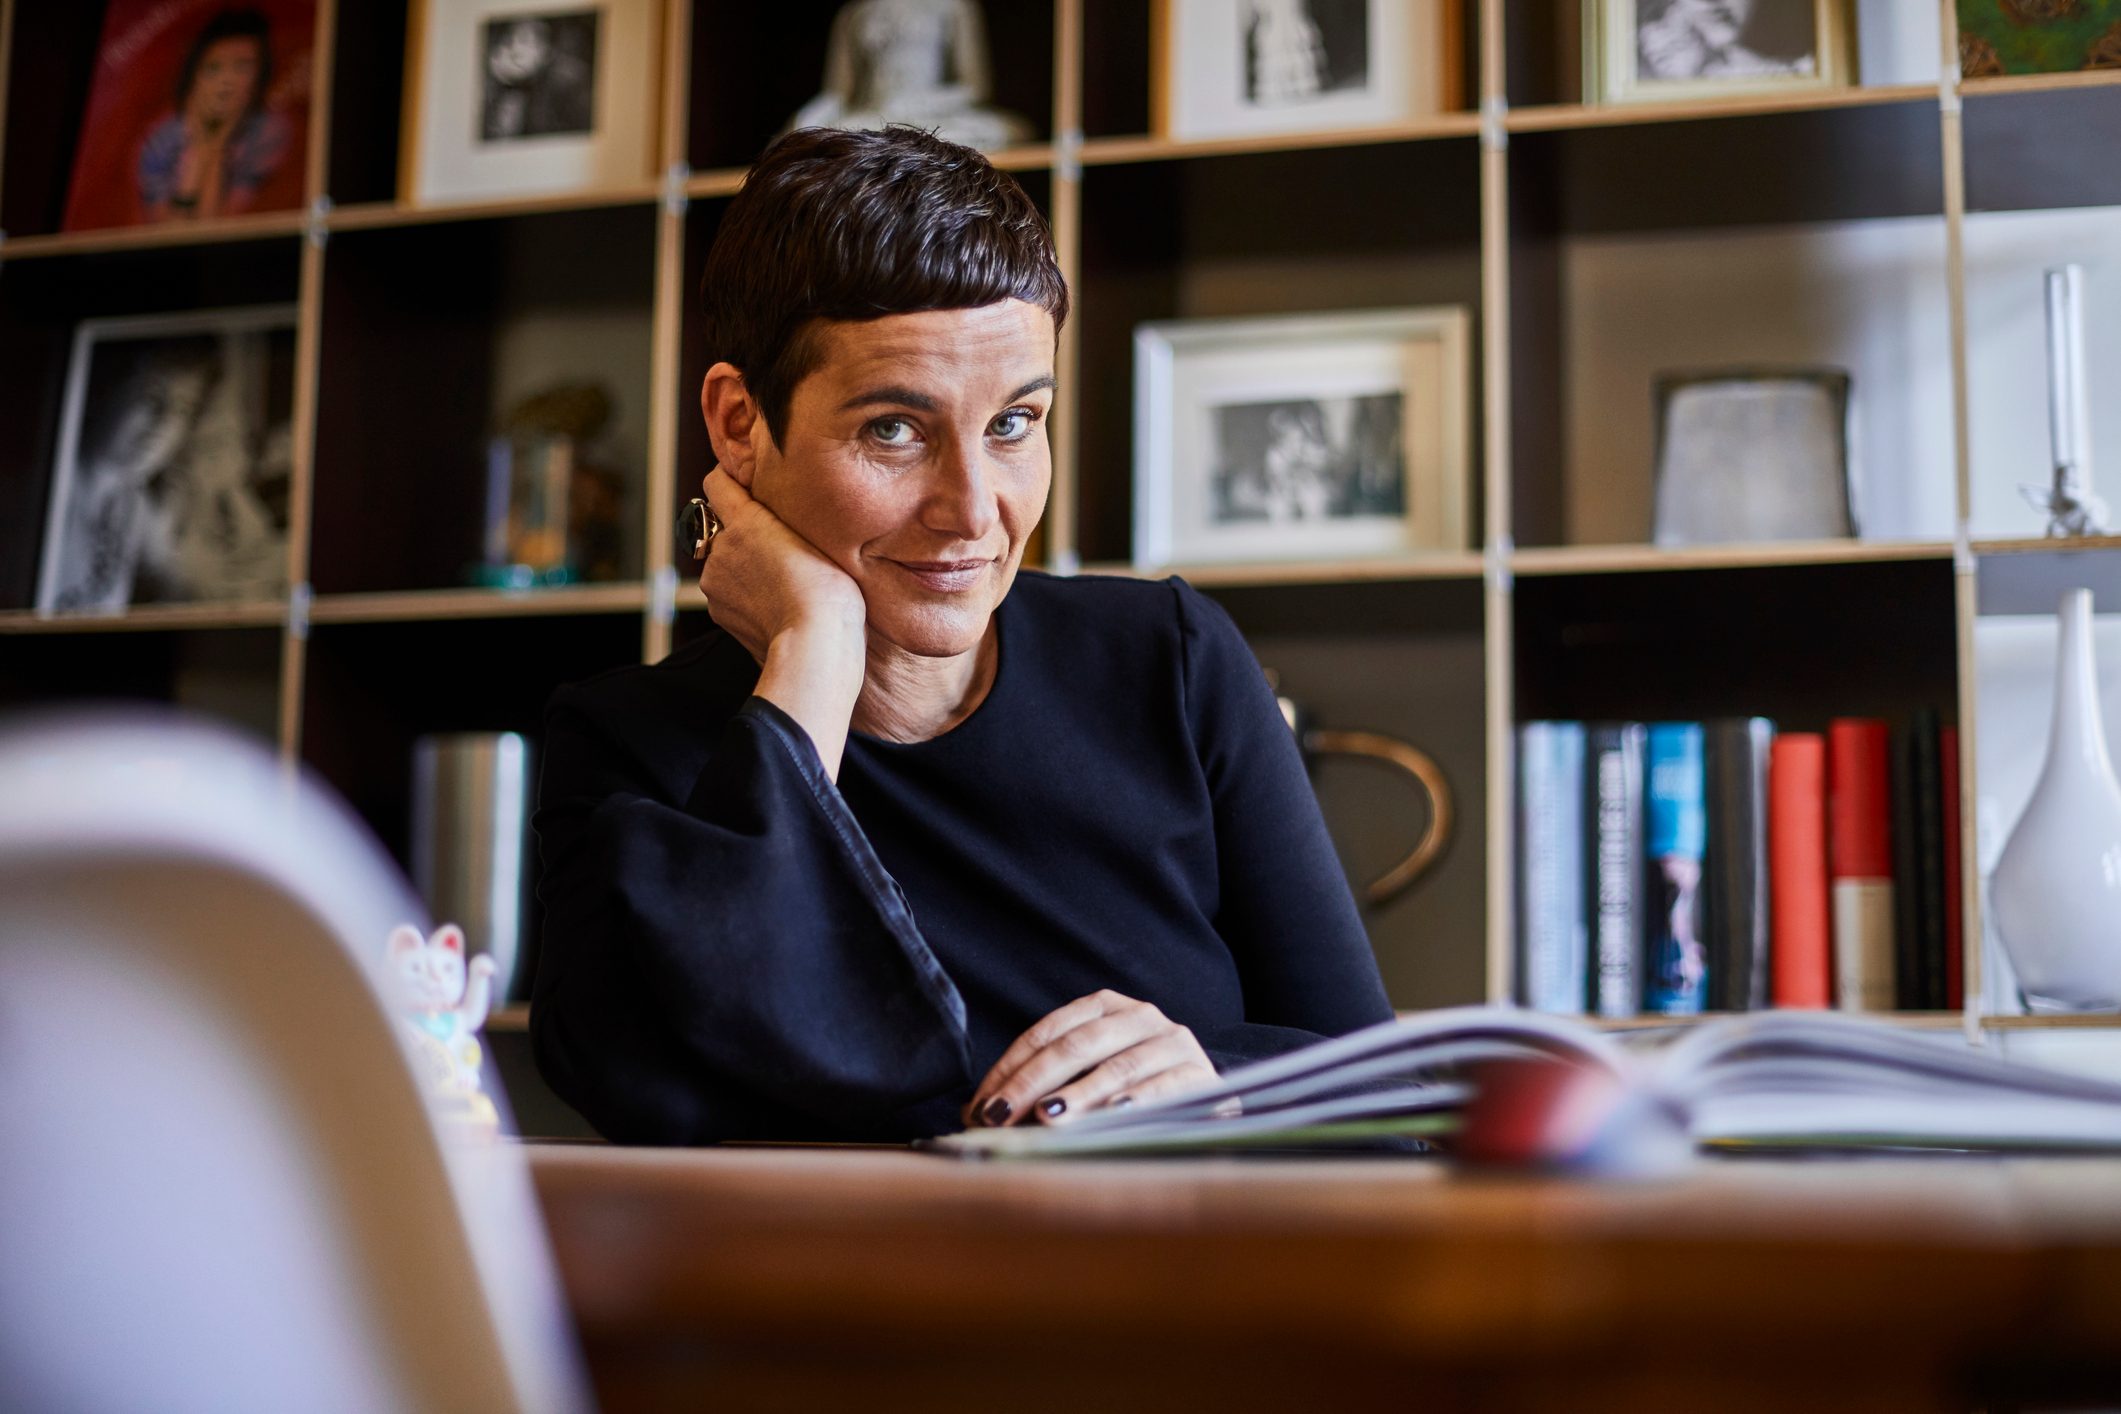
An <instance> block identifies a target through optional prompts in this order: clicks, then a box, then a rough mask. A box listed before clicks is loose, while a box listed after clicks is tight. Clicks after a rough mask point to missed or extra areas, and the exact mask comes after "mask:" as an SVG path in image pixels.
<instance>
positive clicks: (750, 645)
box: [700, 467, 867, 663]
mask: <svg viewBox="0 0 2121 1414" xmlns="http://www.w3.org/2000/svg"><path fill="white" fill-rule="evenodd" d="M704 485H705V492H706V496H707V503H708V504H709V505H711V506H713V507H714V513H715V514H716V515H717V516H719V517H720V518H721V522H722V529H721V531H720V533H719V534H717V535H716V536H715V537H714V547H713V549H712V550H711V551H710V552H709V553H708V556H707V562H706V563H705V564H703V565H702V566H700V592H701V593H703V594H705V595H706V596H707V609H708V613H709V614H710V615H712V616H713V618H714V621H715V623H716V624H717V625H718V626H719V627H720V628H721V629H722V630H723V631H724V632H726V633H728V634H729V635H730V636H731V637H733V638H735V639H736V641H737V642H739V643H741V644H743V645H744V648H745V650H746V651H748V652H749V653H750V654H751V656H752V658H753V659H755V660H756V661H758V662H760V663H764V662H765V661H766V652H767V650H768V649H769V648H771V647H772V646H773V641H774V640H775V639H776V638H779V637H780V636H781V635H782V634H784V633H788V632H790V631H793V630H799V629H810V628H817V629H825V630H838V631H846V630H850V629H851V630H853V631H854V638H855V640H856V641H857V642H859V640H860V638H861V633H860V630H861V629H862V626H863V624H864V621H865V620H866V617H867V610H866V607H865V605H864V604H863V601H862V591H861V588H860V586H858V585H857V584H856V583H855V582H854V580H853V579H852V578H851V577H850V576H849V575H848V574H847V572H846V571H844V570H842V569H841V568H840V567H839V566H838V565H836V564H834V563H833V562H832V561H831V560H829V559H827V558H826V557H825V555H824V553H823V552H822V551H820V550H819V549H818V548H817V547H816V546H814V545H812V544H811V543H810V542H809V541H808V540H805V539H804V538H803V537H802V536H800V535H798V534H796V532H795V531H793V530H791V529H789V528H788V525H787V523H786V522H784V521H783V520H782V519H781V518H780V517H779V516H777V515H775V514H774V513H773V512H772V511H771V510H769V509H767V508H766V506H765V505H763V504H762V503H761V502H759V501H758V500H756V499H755V498H754V497H753V496H752V495H751V493H750V492H749V491H748V490H746V489H745V488H744V487H743V486H742V485H741V484H739V483H738V481H737V480H736V479H735V478H734V477H732V476H730V475H729V473H727V472H726V471H723V470H722V469H721V468H719V467H717V468H716V469H715V470H713V471H711V472H709V473H708V474H707V479H706V482H705V483H704Z"/></svg>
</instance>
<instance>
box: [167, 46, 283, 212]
mask: <svg viewBox="0 0 2121 1414" xmlns="http://www.w3.org/2000/svg"><path fill="white" fill-rule="evenodd" d="M271 85H272V31H271V28H270V26H269V25H268V24H267V22H266V19H265V16H264V15H263V14H262V13H261V12H259V11H257V10H252V9H232V10H223V11H220V12H219V13H217V14H216V15H215V16H214V17H213V18H212V19H210V20H208V21H207V22H206V25H205V27H204V28H202V29H201V30H200V31H199V36H198V38H197V39H195V40H193V41H192V46H191V49H190V51H189V52H188V53H186V54H185V56H184V63H183V66H182V67H181V68H180V69H179V70H178V73H177V93H176V99H177V103H176V111H174V112H172V113H170V114H169V115H168V116H167V117H165V118H163V119H162V121H161V122H159V123H157V124H156V125H155V126H154V128H153V129H152V130H150V131H149V133H148V135H147V138H146V141H145V142H143V143H142V144H141V148H140V172H139V180H140V205H141V208H142V217H143V219H145V220H148V221H171V220H209V219H211V218H213V217H216V216H234V215H239V214H241V213H242V212H245V211H249V210H251V209H252V208H253V207H254V206H255V205H256V204H257V197H258V190H259V188H261V187H263V186H264V185H265V183H266V182H267V181H268V180H269V179H270V178H271V177H272V175H273V173H274V172H276V171H278V170H279V167H280V164H281V162H282V161H284V160H285V159H286V157H287V154H288V151H289V150H290V148H291V147H292V146H293V141H294V135H293V133H292V131H291V130H290V128H289V125H288V122H287V120H286V119H285V118H284V117H282V116H281V115H279V114H278V113H274V112H271V111H269V110H267V108H266V107H265V97H266V94H267V92H268V91H269V90H270V88H271Z"/></svg>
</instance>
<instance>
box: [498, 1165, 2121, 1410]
mask: <svg viewBox="0 0 2121 1414" xmlns="http://www.w3.org/2000/svg"><path fill="white" fill-rule="evenodd" d="M529 1152H530V1155H531V1159H532V1171H533V1175H534V1177H535V1181H536V1185H537V1189H538V1192H539V1195H540V1198H541V1201H542V1203H543V1206H544V1210H545V1214H546V1217H547V1219H548V1222H549V1224H550V1228H551V1231H552V1237H553V1243H554V1247H555V1251H556V1254H557V1257H558V1261H559V1265H560V1270H561V1274H562V1277H563V1279H564V1282H565V1285H566V1288H567V1293H568V1297H569V1299H570V1301H571V1303H572V1305H573V1308H574V1310H575V1313H576V1315H577V1317H578V1318H579V1322H580V1329H581V1333H582V1338H583V1342H584V1348H585V1350H586V1351H587V1354H588V1357H589V1362H590V1365H591V1370H592V1374H593V1378H594V1379H595V1381H596V1384H597V1388H598V1393H599V1397H600V1398H601V1399H602V1401H603V1403H604V1406H605V1408H606V1409H608V1410H615V1411H618V1410H627V1409H641V1408H670V1407H686V1408H708V1407H715V1408H722V1409H753V1408H774V1409H812V1408H815V1409H863V1410H868V1409H915V1408H918V1409H922V1410H934V1409H938V1408H943V1409H959V1408H962V1409H983V1410H984V1409H992V1410H1045V1409H1066V1410H1071V1411H1085V1410H1097V1411H1104V1410H1114V1409H1148V1408H1157V1409H1165V1410H1182V1409H1196V1408H1199V1409H1217V1410H1221V1409H1252V1408H1274V1409H1313V1408H1316V1409H1361V1408H1371V1407H1376V1408H1387V1407H1389V1408H1400V1409H1411V1408H1420V1409H1481V1410H1500V1409H1570V1410H1579V1411H1602V1410H1620V1409H1629V1410H1655V1409H1671V1410H1704V1411H1729V1410H1752V1409H1771V1408H1772V1409H1789V1410H1806V1411H1818V1410H1842V1409H1922V1410H1944V1409H1950V1410H1961V1411H1963V1410H1966V1409H1969V1408H1973V1407H1977V1406H1980V1407H1987V1408H1990V1409H1997V1408H2009V1407H2013V1405H2014V1403H2015V1402H2016V1401H2018V1400H2020V1399H2030V1400H2031V1401H2033V1402H2036V1403H2037V1402H2039V1401H2042V1400H2074V1401H2076V1402H2077V1404H2078V1405H2079V1407H2082V1405H2084V1404H2089V1403H2095V1402H2098V1401H2100V1400H2105V1401H2109V1402H2112V1403H2115V1404H2121V1163H2116V1162H2111V1161H2106V1160H2064V1159H2053V1160H2014V1161H1993V1160H1982V1159H1960V1158H1936V1159H1926V1160H1890V1161H1888V1160H1858V1161H1844V1162H1819V1161H1814V1162H1800V1161H1792V1160H1749V1161H1743V1162H1739V1161H1722V1162H1715V1161H1708V1162H1704V1163H1703V1164H1702V1165H1701V1167H1700V1168H1699V1169H1698V1171H1696V1172H1694V1173H1692V1174H1690V1175H1689V1176H1687V1177H1685V1178H1683V1179H1678V1180H1673V1181H1666V1182H1658V1183H1638V1184H1589V1183H1583V1182H1573V1181H1566V1180H1561V1179H1551V1178H1529V1177H1494V1176H1479V1175H1467V1174H1463V1173H1454V1172H1453V1171H1451V1170H1449V1169H1447V1168H1445V1167H1443V1166H1442V1165H1440V1164H1438V1163H1434V1162H1431V1161H1425V1160H1399V1161H1380V1160H1339V1161H1332V1160H1323V1161H1318V1160H1314V1161H1293V1160H1291V1161H1283V1160H1273V1161H1267V1160H1244V1161H1235V1160H1224V1161H1217V1160H1188V1161H1169V1162H1131V1163H1109V1162H1108V1163H1068V1164H1041V1165H1008V1164H984V1165H981V1164H960V1163H953V1162H950V1161H947V1160H942V1159H937V1158H932V1157H927V1156H923V1155H917V1154H911V1153H902V1152H892V1151H868V1150H829V1149H819V1150H800V1149H792V1150H722V1151H652V1150H626V1149H605V1148H596V1147H541V1146H531V1147H530V1150H529ZM710 1401H711V1403H710Z"/></svg>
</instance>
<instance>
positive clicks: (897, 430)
mask: <svg viewBox="0 0 2121 1414" xmlns="http://www.w3.org/2000/svg"><path fill="white" fill-rule="evenodd" d="M869 435H870V436H872V437H874V438H876V440H877V441H879V442H882V443H883V444H884V445H885V446H887V447H907V446H911V445H912V444H913V441H914V435H913V424H912V423H911V422H908V421H907V420H906V419H905V418H903V417H880V418H878V419H876V421H874V422H872V423H870V424H869Z"/></svg>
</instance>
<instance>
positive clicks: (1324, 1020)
mask: <svg viewBox="0 0 2121 1414" xmlns="http://www.w3.org/2000/svg"><path fill="white" fill-rule="evenodd" d="M1171 585H1172V589H1173V592H1174V593H1176V594H1177V596H1178V614H1179V627H1180V641H1181V643H1182V645H1183V646H1184V650H1185V677H1184V681H1185V693H1186V718H1187V723H1188V727H1189V729H1190V730H1191V732H1192V734H1193V743H1194V749H1195V751H1196V752H1197V753H1198V754H1199V758H1200V764H1201V770H1202V771H1203V773H1204V774H1205V776H1206V779H1207V784H1208V792H1209V796H1210V799H1211V800H1212V802H1213V809H1214V814H1215V820H1214V824H1215V848H1216V864H1217V870H1216V872H1217V880H1218V888H1219V897H1218V899H1217V908H1216V915H1215V926H1216V929H1217V931H1218V932H1220V933H1221V934H1222V938H1223V941H1224V942H1225V943H1226V944H1227V945H1228V946H1229V949H1230V953H1231V955H1232V956H1233V957H1234V958H1235V959H1236V961H1237V969H1238V976H1239V977H1240V979H1241V980H1242V982H1243V986H1244V994H1245V1020H1244V1021H1243V1022H1242V1023H1239V1024H1237V1025H1234V1026H1225V1027H1218V1028H1215V1029H1214V1030H1213V1032H1212V1033H1201V1034H1200V1041H1201V1045H1202V1047H1203V1048H1204V1049H1206V1050H1207V1052H1208V1054H1209V1056H1210V1058H1212V1059H1213V1060H1214V1061H1215V1064H1216V1068H1217V1069H1219V1070H1220V1069H1228V1068H1229V1067H1230V1066H1231V1065H1237V1064H1242V1063H1244V1062H1246V1061H1252V1060H1260V1059H1264V1058H1266V1057H1268V1056H1273V1055H1279V1054H1281V1053H1283V1052H1285V1051H1290V1050H1294V1049H1296V1048H1297V1047H1299V1046H1303V1045H1307V1044H1309V1043H1310V1042H1313V1041H1316V1040H1318V1039H1320V1038H1321V1037H1324V1036H1339V1035H1345V1034H1346V1033H1348V1032H1350V1031H1355V1030H1359V1029H1361V1028H1362V1027H1365V1026H1369V1025H1372V1024H1374V1023H1376V1022H1379V1021H1384V1020H1387V1019H1389V1018H1390V1017H1391V1015H1392V1007H1391V1003H1390V1002H1388V1001H1387V1000H1386V999H1385V989H1384V982H1383V980H1382V979H1381V978H1380V977H1379V976H1378V972H1377V958H1376V954H1374V953H1373V952H1372V951H1371V949H1370V939H1369V934H1368V933H1367V932H1366V931H1365V930H1364V928H1363V925H1362V918H1361V916H1360V915H1359V914H1358V913H1357V912H1356V908H1355V898H1354V895H1353V894H1352V893H1350V892H1349V889H1348V881H1347V876H1346V875H1345V874H1344V873H1343V872H1342V870H1341V866H1340V860H1339V858H1338V856H1336V855H1335V853H1334V851H1333V841H1332V838H1331V836H1329V835H1328V834H1327V833H1326V822H1325V817H1324V816H1322V815H1321V814H1320V813H1319V809H1318V797H1317V795H1316V794H1315V793H1314V792H1313V791H1312V788H1311V780H1310V777H1309V775H1308V774H1307V773H1306V772H1305V769H1304V762H1303V753H1302V752H1301V751H1300V750H1299V749H1298V747H1297V743H1296V738H1295V736H1294V735H1293V734H1292V733H1291V732H1290V730H1289V725H1288V723H1287V721H1285V720H1284V719H1283V717H1282V715H1281V707H1280V705H1279V704H1278V703H1276V702H1275V700H1274V690H1273V688H1272V687H1270V686H1269V685H1268V684H1267V680H1266V675H1265V674H1264V673H1263V672H1262V671H1261V670H1260V666H1259V662H1258V660H1257V659H1255V658H1254V657H1253V656H1252V650H1251V648H1250V647H1249V646H1247V644H1246V643H1245V640H1244V636H1243V635H1242V634H1240V633H1239V632H1238V629H1237V625H1236V624H1235V623H1233V622H1232V621H1231V619H1230V616H1229V614H1228V613H1226V612H1225V611H1224V610H1223V608H1222V606H1221V605H1219V604H1216V603H1215V602H1213V601H1212V600H1210V599H1207V598H1205V597H1204V596H1202V595H1201V594H1200V593H1198V592H1197V591H1195V590H1194V589H1193V588H1192V587H1191V586H1189V585H1187V584H1186V583H1185V582H1184V581H1182V580H1177V579H1174V580H1172V581H1171Z"/></svg>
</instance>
